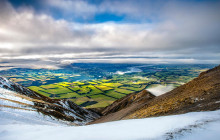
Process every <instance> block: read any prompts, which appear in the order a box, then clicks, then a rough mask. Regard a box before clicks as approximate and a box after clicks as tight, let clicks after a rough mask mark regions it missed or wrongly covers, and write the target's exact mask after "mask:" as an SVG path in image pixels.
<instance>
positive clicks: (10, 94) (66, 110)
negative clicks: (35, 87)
mask: <svg viewBox="0 0 220 140" xmlns="http://www.w3.org/2000/svg"><path fill="white" fill-rule="evenodd" d="M0 107H1V110H0V112H1V111H2V110H3V109H4V112H1V113H9V112H7V110H10V111H12V110H16V111H17V112H19V111H21V110H22V111H24V110H25V111H31V112H34V111H35V112H37V114H38V115H41V116H49V117H52V118H53V119H55V120H56V121H59V122H60V121H64V122H65V123H67V122H69V123H71V124H74V125H84V124H86V123H88V122H90V121H92V120H94V119H96V118H98V117H99V115H97V114H96V113H93V112H91V111H87V110H86V109H84V108H81V107H79V106H78V105H76V104H75V103H73V102H72V101H70V100H53V99H50V98H48V97H44V96H42V95H39V94H37V93H35V92H33V91H31V90H29V89H27V88H25V87H22V86H20V85H18V84H15V83H13V82H11V81H9V80H7V79H6V78H4V77H0ZM11 113H13V112H11ZM20 115H22V113H21V114H20ZM24 118H25V116H24Z"/></svg>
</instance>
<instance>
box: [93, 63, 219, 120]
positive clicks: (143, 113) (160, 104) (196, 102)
mask: <svg viewBox="0 0 220 140" xmlns="http://www.w3.org/2000/svg"><path fill="white" fill-rule="evenodd" d="M137 97H138V98H137ZM219 108H220V66H217V67H215V68H213V69H210V70H208V71H206V72H202V73H201V74H200V75H199V76H198V77H197V78H195V79H193V80H192V81H190V82H188V83H186V84H184V85H182V86H180V87H177V88H175V89H174V90H172V91H170V92H167V93H165V94H163V95H160V96H157V97H155V96H153V95H152V94H151V93H149V92H146V91H142V92H140V93H137V94H135V93H133V94H130V95H127V96H126V97H124V98H122V99H119V100H117V101H115V102H114V103H113V104H111V105H110V106H108V107H106V108H105V109H104V110H103V111H102V113H103V115H104V116H102V117H101V118H99V119H97V120H95V121H94V122H91V123H90V124H93V123H101V122H108V121H115V120H122V119H136V118H146V117H151V116H164V115H171V114H182V113H187V112H195V111H196V112H197V111H209V110H210V111H211V110H217V109H219Z"/></svg>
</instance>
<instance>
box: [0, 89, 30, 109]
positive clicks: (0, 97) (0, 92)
mask: <svg viewBox="0 0 220 140" xmlns="http://www.w3.org/2000/svg"><path fill="white" fill-rule="evenodd" d="M17 95H19V94H18V93H16V92H14V91H10V90H7V89H4V88H1V87H0V104H1V105H11V106H15V107H20V106H21V105H19V104H18V103H14V102H11V101H7V100H4V99H8V100H13V101H17V102H20V103H24V104H29V105H34V104H33V102H31V101H28V100H26V99H22V98H21V97H19V96H17Z"/></svg>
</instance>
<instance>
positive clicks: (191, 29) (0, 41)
mask: <svg viewBox="0 0 220 140" xmlns="http://www.w3.org/2000/svg"><path fill="white" fill-rule="evenodd" d="M47 2H49V3H50V4H51V5H53V6H57V7H58V8H61V9H65V7H68V8H67V10H70V11H72V9H71V7H73V9H75V10H77V7H78V8H80V9H81V8H82V9H81V10H82V11H84V12H89V10H90V11H91V13H94V12H95V11H96V10H95V9H96V8H99V10H102V8H101V7H104V5H103V4H105V5H108V6H107V8H111V5H110V4H109V2H107V3H103V4H101V5H99V6H101V7H98V6H96V8H88V9H86V10H83V9H85V7H86V6H88V4H89V3H86V1H69V0H68V1H66V3H62V4H60V3H61V1H60V0H56V1H50V0H49V1H47ZM0 3H1V4H0V55H1V58H0V61H5V60H7V61H8V60H9V59H11V61H12V60H15V59H22V60H23V59H29V58H32V59H38V60H45V59H47V60H51V61H55V62H56V63H57V62H61V63H67V62H72V61H73V62H94V61H97V62H122V63H124V62H131V63H135V62H138V63H140V62H142V63H220V61H219V60H220V59H219V58H220V47H219V45H220V38H219V37H220V27H219V23H220V17H219V16H218V14H217V13H218V12H219V9H220V8H219V7H220V5H219V3H215V4H212V3H209V4H206V3H202V4H200V5H194V6H191V5H190V4H186V3H183V4H182V3H178V2H177V3H174V4H170V3H168V4H167V5H166V6H167V7H165V8H162V9H161V11H159V12H160V18H161V19H160V21H157V22H153V23H114V22H105V23H97V24H95V23H85V24H83V23H76V22H70V21H66V20H64V19H62V20H57V19H54V18H53V17H52V16H50V15H46V14H38V13H36V12H35V11H34V10H33V9H31V8H27V7H22V8H20V9H19V10H16V9H14V8H13V7H12V6H11V5H10V4H9V3H8V2H6V1H1V2H0ZM78 3H79V4H78ZM113 3H114V2H113ZM131 3H132V1H129V2H128V3H127V4H130V7H132V6H131V5H132V4H131ZM123 4H124V5H126V3H123ZM181 4H182V5H181ZM74 6H76V8H74ZM90 6H91V4H90V5H89V7H90ZM93 6H94V5H92V6H91V7H93ZM112 6H114V4H113V5H112ZM159 6H161V5H159ZM187 6H191V7H190V8H187ZM137 7H138V5H134V7H132V8H137ZM123 8H125V7H123ZM123 8H122V13H123ZM141 8H143V7H140V10H137V11H136V12H137V13H138V12H140V11H141ZM118 10H120V9H118ZM112 11H114V10H112ZM125 11H126V10H124V13H126V12H125ZM127 11H129V9H127ZM132 11H133V10H131V11H130V12H131V13H136V12H134V11H133V12H132ZM152 11H153V12H154V10H152ZM73 12H74V10H73ZM78 12H79V13H81V12H80V11H78ZM99 12H100V11H99ZM82 13H83V12H82ZM127 14H129V13H128V12H127ZM142 14H143V13H142ZM85 15H87V14H86V13H85ZM129 57H130V58H129ZM136 57H145V58H136ZM151 57H153V58H151Z"/></svg>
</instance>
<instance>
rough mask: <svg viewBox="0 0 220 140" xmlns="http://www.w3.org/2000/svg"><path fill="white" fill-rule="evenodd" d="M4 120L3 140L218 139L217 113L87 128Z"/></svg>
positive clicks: (0, 126)
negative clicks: (7, 121) (6, 121)
mask: <svg viewBox="0 0 220 140" xmlns="http://www.w3.org/2000/svg"><path fill="white" fill-rule="evenodd" d="M4 121H5V119H2V118H0V139H3V140H14V139H16V140H30V139H31V140H38V139H40V140H48V139H52V140H59V139H65V140H76V139H77V140H148V139H150V140H152V139H153V140H165V139H166V140H167V139H181V140H189V139H190V140H197V139H198V140H207V139H210V140H218V139H219V137H220V110H218V111H210V112H193V113H187V114H182V115H173V116H163V117H154V118H145V119H134V120H121V121H115V122H108V123H102V124H94V125H88V126H58V125H53V124H52V125H51V124H35V125H33V124H32V125H30V124H27V123H23V122H22V123H21V122H17V123H15V124H13V123H6V124H5V122H4Z"/></svg>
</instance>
